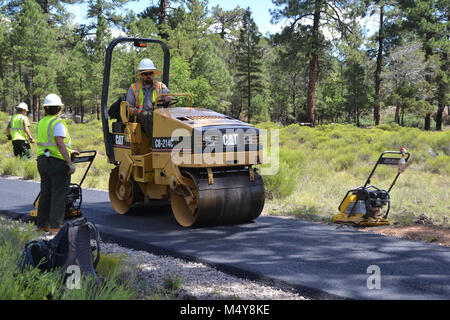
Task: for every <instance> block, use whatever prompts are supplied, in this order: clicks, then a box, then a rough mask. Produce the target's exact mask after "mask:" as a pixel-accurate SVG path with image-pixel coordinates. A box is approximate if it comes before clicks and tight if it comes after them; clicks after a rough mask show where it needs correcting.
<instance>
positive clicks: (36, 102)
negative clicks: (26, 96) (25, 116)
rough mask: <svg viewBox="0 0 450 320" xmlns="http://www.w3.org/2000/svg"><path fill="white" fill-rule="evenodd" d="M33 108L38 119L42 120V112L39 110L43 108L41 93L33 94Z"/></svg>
mask: <svg viewBox="0 0 450 320" xmlns="http://www.w3.org/2000/svg"><path fill="white" fill-rule="evenodd" d="M33 110H34V112H35V115H36V119H37V121H39V120H41V114H40V112H39V111H40V110H41V96H40V95H39V94H35V95H33ZM33 118H34V116H33Z"/></svg>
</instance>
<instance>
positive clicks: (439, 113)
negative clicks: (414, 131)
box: [436, 104, 445, 130]
mask: <svg viewBox="0 0 450 320" xmlns="http://www.w3.org/2000/svg"><path fill="white" fill-rule="evenodd" d="M444 108H445V106H444V105H442V104H439V105H438V110H437V114H436V130H442V119H443V115H444Z"/></svg>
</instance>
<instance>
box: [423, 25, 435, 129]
mask: <svg viewBox="0 0 450 320" xmlns="http://www.w3.org/2000/svg"><path fill="white" fill-rule="evenodd" d="M431 39H432V34H431V33H428V34H427V36H426V41H425V61H426V62H428V59H429V58H430V57H431V55H432V54H433V49H432V48H431V47H430V45H429V42H430V40H431ZM425 80H426V81H427V82H428V83H429V84H431V82H432V81H433V80H432V78H431V75H429V74H427V75H425ZM431 100H432V99H431V97H428V98H426V101H428V102H429V103H430V104H431ZM424 129H425V130H428V131H429V130H431V113H429V114H427V115H426V116H425V124H424Z"/></svg>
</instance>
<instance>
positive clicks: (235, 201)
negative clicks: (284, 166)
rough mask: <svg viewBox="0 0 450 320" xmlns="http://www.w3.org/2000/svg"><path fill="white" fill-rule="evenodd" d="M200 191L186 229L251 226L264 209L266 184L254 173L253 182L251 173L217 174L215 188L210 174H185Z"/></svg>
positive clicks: (183, 223) (215, 174) (214, 176)
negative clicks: (194, 227) (209, 178)
mask: <svg viewBox="0 0 450 320" xmlns="http://www.w3.org/2000/svg"><path fill="white" fill-rule="evenodd" d="M183 173H184V175H186V176H188V177H190V178H191V179H192V180H193V181H194V183H195V185H196V187H197V195H198V199H197V209H196V212H195V214H194V216H193V217H192V220H189V222H188V223H186V220H185V219H184V220H183V222H182V223H180V220H179V219H178V218H177V213H176V212H175V210H174V214H175V218H176V219H177V221H178V222H179V223H180V224H182V225H183V226H196V227H199V226H212V225H225V224H239V223H246V222H250V221H252V220H254V219H256V218H258V217H259V215H260V214H261V211H262V209H263V207H264V199H265V196H264V183H263V180H262V178H261V176H260V175H259V174H257V173H256V172H254V181H250V175H249V172H248V170H245V171H231V172H230V171H225V172H219V173H217V172H215V173H214V175H213V179H214V181H213V184H209V180H208V175H207V174H199V173H193V172H183Z"/></svg>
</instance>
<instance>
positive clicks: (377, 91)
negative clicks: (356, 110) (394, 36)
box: [373, 5, 384, 126]
mask: <svg viewBox="0 0 450 320" xmlns="http://www.w3.org/2000/svg"><path fill="white" fill-rule="evenodd" d="M383 20H384V5H381V7H380V27H379V29H378V54H377V68H376V70H375V105H374V108H373V117H374V120H375V125H376V126H378V125H380V124H381V69H382V65H383V40H384V35H383Z"/></svg>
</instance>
